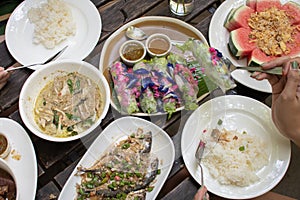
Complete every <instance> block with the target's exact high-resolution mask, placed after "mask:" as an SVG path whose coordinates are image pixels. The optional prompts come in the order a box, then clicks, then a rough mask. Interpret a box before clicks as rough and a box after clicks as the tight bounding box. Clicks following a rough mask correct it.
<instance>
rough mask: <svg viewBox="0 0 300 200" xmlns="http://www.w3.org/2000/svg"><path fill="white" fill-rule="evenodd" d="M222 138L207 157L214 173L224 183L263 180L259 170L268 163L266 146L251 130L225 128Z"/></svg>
mask: <svg viewBox="0 0 300 200" xmlns="http://www.w3.org/2000/svg"><path fill="white" fill-rule="evenodd" d="M221 133H222V134H221V137H220V140H219V142H218V143H217V144H216V145H214V147H213V148H212V149H209V150H210V153H209V154H208V155H207V156H206V157H205V158H204V159H203V164H204V166H206V167H207V168H208V169H209V173H210V174H211V176H212V177H213V178H215V179H217V180H218V181H219V183H220V184H223V185H235V186H241V187H244V186H249V185H251V184H252V183H254V182H256V181H258V180H259V177H258V176H257V175H256V173H257V171H258V170H260V169H261V168H262V167H264V166H265V165H267V164H268V156H267V153H266V146H265V144H264V143H263V142H262V140H261V139H260V138H258V137H256V136H253V135H249V134H248V133H246V132H244V133H239V132H237V131H227V130H226V129H223V130H222V131H221Z"/></svg>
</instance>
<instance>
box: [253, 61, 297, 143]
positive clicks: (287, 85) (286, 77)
mask: <svg viewBox="0 0 300 200" xmlns="http://www.w3.org/2000/svg"><path fill="white" fill-rule="evenodd" d="M295 62H296V65H295V66H292V64H293V63H295ZM297 63H300V57H297V58H289V57H281V58H279V59H276V60H273V61H270V62H268V63H264V64H263V66H262V68H263V69H271V68H274V67H276V66H282V69H283V73H282V76H277V75H270V74H266V73H258V72H256V73H254V74H253V75H252V77H255V78H256V79H257V80H262V79H268V81H269V83H270V84H271V86H272V119H273V122H274V124H275V125H276V127H277V128H278V129H279V131H280V132H281V133H282V134H283V135H285V136H286V137H288V138H289V139H291V140H292V141H293V142H295V143H296V144H297V145H298V146H300V123H299V121H300V75H299V65H298V64H297Z"/></svg>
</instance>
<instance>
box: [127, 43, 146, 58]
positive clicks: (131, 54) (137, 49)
mask: <svg viewBox="0 0 300 200" xmlns="http://www.w3.org/2000/svg"><path fill="white" fill-rule="evenodd" d="M143 54H144V49H143V47H141V46H140V45H138V44H128V45H127V46H126V47H125V48H124V50H123V56H124V58H126V59H127V60H138V59H139V58H141V57H142V56H143Z"/></svg>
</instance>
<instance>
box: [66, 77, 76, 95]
mask: <svg viewBox="0 0 300 200" xmlns="http://www.w3.org/2000/svg"><path fill="white" fill-rule="evenodd" d="M67 84H68V87H69V90H70V93H71V94H73V92H74V88H73V82H72V80H71V79H68V80H67Z"/></svg>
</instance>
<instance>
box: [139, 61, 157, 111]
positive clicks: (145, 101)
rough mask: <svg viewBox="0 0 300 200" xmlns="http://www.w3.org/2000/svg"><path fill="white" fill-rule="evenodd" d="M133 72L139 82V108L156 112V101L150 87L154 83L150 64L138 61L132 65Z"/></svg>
mask: <svg viewBox="0 0 300 200" xmlns="http://www.w3.org/2000/svg"><path fill="white" fill-rule="evenodd" d="M133 73H134V74H135V75H136V76H137V77H138V79H139V81H140V83H139V88H138V89H139V90H140V96H139V102H140V108H141V109H142V111H143V112H145V113H149V114H151V113H156V112H157V102H156V99H155V97H154V94H153V92H152V87H153V86H154V83H153V82H152V78H151V73H150V66H149V65H147V64H145V63H144V62H139V63H137V64H135V65H134V67H133Z"/></svg>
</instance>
